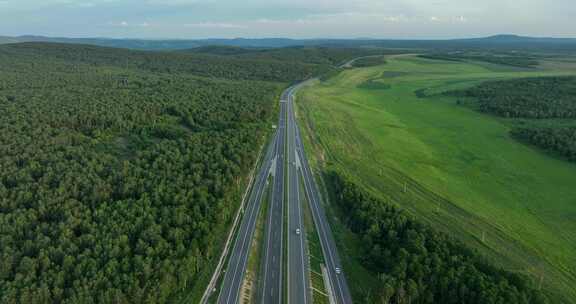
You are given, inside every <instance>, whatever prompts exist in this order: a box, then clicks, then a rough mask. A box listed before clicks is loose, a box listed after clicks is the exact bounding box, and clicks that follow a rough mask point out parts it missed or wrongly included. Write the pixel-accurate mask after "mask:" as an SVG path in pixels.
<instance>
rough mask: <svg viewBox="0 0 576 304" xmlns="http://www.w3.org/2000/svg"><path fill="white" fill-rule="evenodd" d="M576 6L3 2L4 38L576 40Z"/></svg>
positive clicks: (405, 1) (444, 0)
mask: <svg viewBox="0 0 576 304" xmlns="http://www.w3.org/2000/svg"><path fill="white" fill-rule="evenodd" d="M574 1H575V0H85V1H83V0H42V1H40V0H0V35H10V36H13V35H29V34H31V35H46V36H66V37H114V38H209V37H222V38H234V37H254V38H258V37H289V38H356V37H369V38H405V39H408V38H453V37H454V38H456V37H477V36H486V35H492V34H500V33H513V34H521V35H532V36H556V37H576V2H574Z"/></svg>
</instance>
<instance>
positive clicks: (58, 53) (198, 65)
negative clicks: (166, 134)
mask: <svg viewBox="0 0 576 304" xmlns="http://www.w3.org/2000/svg"><path fill="white" fill-rule="evenodd" d="M2 53H3V54H4V56H23V55H28V56H29V57H36V58H45V59H50V60H52V59H59V60H65V61H66V62H67V63H78V64H87V65H91V66H102V65H105V66H114V67H118V68H128V69H139V70H143V71H149V72H154V73H187V74H194V75H196V76H204V77H215V78H226V79H234V80H263V81H280V82H291V81H294V80H295V79H305V78H308V77H310V76H313V75H318V74H322V73H325V72H328V71H330V70H331V67H330V66H328V65H320V64H309V63H304V62H283V61H279V60H257V59H255V58H248V59H241V58H236V57H227V56H216V55H211V54H190V53H182V52H146V51H134V50H127V49H115V48H103V47H97V46H89V45H73V46H71V45H69V44H52V43H22V44H12V45H4V46H2Z"/></svg>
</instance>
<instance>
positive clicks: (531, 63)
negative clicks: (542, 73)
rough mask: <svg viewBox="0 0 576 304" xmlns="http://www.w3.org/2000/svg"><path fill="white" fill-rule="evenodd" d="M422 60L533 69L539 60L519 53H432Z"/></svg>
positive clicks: (423, 56) (424, 56) (425, 55)
mask: <svg viewBox="0 0 576 304" xmlns="http://www.w3.org/2000/svg"><path fill="white" fill-rule="evenodd" d="M420 57H422V58H427V59H433V60H448V61H470V60H471V61H482V62H487V63H493V64H501V65H508V66H513V67H521V68H531V67H535V66H537V65H538V60H537V58H536V57H535V56H532V55H522V54H517V53H494V52H486V53H484V52H470V51H468V52H467V51H456V52H432V53H429V54H424V55H420Z"/></svg>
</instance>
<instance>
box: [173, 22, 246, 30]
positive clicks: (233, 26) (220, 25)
mask: <svg viewBox="0 0 576 304" xmlns="http://www.w3.org/2000/svg"><path fill="white" fill-rule="evenodd" d="M184 26H185V27H197V28H218V29H242V28H247V27H248V26H246V25H243V24H234V23H220V22H199V23H187V24H184Z"/></svg>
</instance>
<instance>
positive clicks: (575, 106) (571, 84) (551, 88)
mask: <svg viewBox="0 0 576 304" xmlns="http://www.w3.org/2000/svg"><path fill="white" fill-rule="evenodd" d="M447 94H449V95H453V96H458V97H462V98H472V99H473V100H474V101H475V102H476V103H477V105H478V108H479V110H480V111H483V112H486V113H490V114H493V115H497V116H501V117H505V118H511V119H512V120H513V121H520V120H522V121H520V123H519V124H515V125H514V126H513V128H512V130H511V131H510V134H511V136H512V137H513V138H515V139H517V140H520V141H522V142H525V143H528V144H532V145H534V146H537V147H539V148H542V149H544V150H546V151H549V152H551V153H552V154H554V155H557V156H560V157H563V158H565V159H568V160H570V161H576V132H575V130H576V125H575V124H574V119H575V118H576V77H574V76H563V77H536V78H521V79H513V80H504V81H489V82H485V83H482V84H480V85H477V86H475V87H472V88H469V89H466V90H461V91H451V92H447ZM544 119H546V120H547V122H546V123H545V124H537V123H534V121H537V120H544ZM571 121H572V123H570V122H571ZM542 125H544V126H542Z"/></svg>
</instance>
